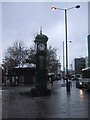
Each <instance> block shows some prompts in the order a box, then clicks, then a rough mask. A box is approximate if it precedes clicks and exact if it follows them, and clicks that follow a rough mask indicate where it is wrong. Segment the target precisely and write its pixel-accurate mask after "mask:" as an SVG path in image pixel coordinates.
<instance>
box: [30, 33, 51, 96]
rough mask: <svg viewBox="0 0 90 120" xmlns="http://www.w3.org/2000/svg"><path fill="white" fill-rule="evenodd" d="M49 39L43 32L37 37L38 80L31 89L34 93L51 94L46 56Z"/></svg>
mask: <svg viewBox="0 0 90 120" xmlns="http://www.w3.org/2000/svg"><path fill="white" fill-rule="evenodd" d="M47 41H48V37H47V36H46V35H44V34H42V31H40V34H38V35H37V36H36V37H35V41H34V42H35V45H36V82H35V88H34V89H32V90H31V92H32V94H34V95H39V96H43V95H49V94H51V90H50V89H48V88H47V81H48V72H47V69H46V56H47Z"/></svg>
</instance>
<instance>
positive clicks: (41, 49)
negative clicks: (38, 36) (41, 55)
mask: <svg viewBox="0 0 90 120" xmlns="http://www.w3.org/2000/svg"><path fill="white" fill-rule="evenodd" d="M38 49H39V50H40V51H44V50H45V44H44V43H40V44H38Z"/></svg>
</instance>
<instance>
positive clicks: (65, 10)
mask: <svg viewBox="0 0 90 120" xmlns="http://www.w3.org/2000/svg"><path fill="white" fill-rule="evenodd" d="M73 8H80V5H77V6H75V7H70V8H67V9H63V8H57V7H55V6H53V7H51V10H56V9H57V10H62V11H64V13H65V39H66V87H67V92H70V85H69V82H68V45H67V11H68V10H71V9H73Z"/></svg>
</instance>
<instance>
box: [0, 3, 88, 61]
mask: <svg viewBox="0 0 90 120" xmlns="http://www.w3.org/2000/svg"><path fill="white" fill-rule="evenodd" d="M77 4H79V5H80V6H81V7H80V9H72V10H69V11H68V52H69V63H71V61H72V60H73V59H74V58H75V57H86V56H87V35H88V2H81V3H80V2H78V3H77V2H34V3H33V2H29V3H27V2H26V3H25V2H24V3H23V2H16V3H14V2H12V3H9V2H8V3H5V2H4V3H2V48H3V49H2V54H3V53H4V51H5V49H6V48H7V47H8V46H10V45H12V44H13V42H14V41H15V40H22V41H24V43H25V46H32V45H33V44H34V43H33V40H34V37H35V36H36V35H37V33H39V31H40V26H42V28H43V34H46V35H47V36H48V37H49V40H48V46H49V45H52V46H53V47H55V48H56V49H57V55H58V57H59V56H60V59H61V60H60V61H61V63H62V56H63V54H62V42H63V40H64V41H65V33H64V11H60V10H56V11H51V10H50V8H51V6H53V5H54V6H56V7H59V8H69V7H72V6H75V5H77ZM70 40H71V41H72V42H71V43H69V41H70ZM0 47H1V46H0ZM0 58H1V57H0ZM0 62H1V61H0Z"/></svg>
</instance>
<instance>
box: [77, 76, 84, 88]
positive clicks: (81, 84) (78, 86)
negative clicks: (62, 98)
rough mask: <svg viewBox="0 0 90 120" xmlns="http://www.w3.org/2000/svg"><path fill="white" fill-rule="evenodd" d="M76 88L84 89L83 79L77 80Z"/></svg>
mask: <svg viewBox="0 0 90 120" xmlns="http://www.w3.org/2000/svg"><path fill="white" fill-rule="evenodd" d="M76 87H77V88H83V82H82V79H81V78H78V79H77V80H76Z"/></svg>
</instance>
